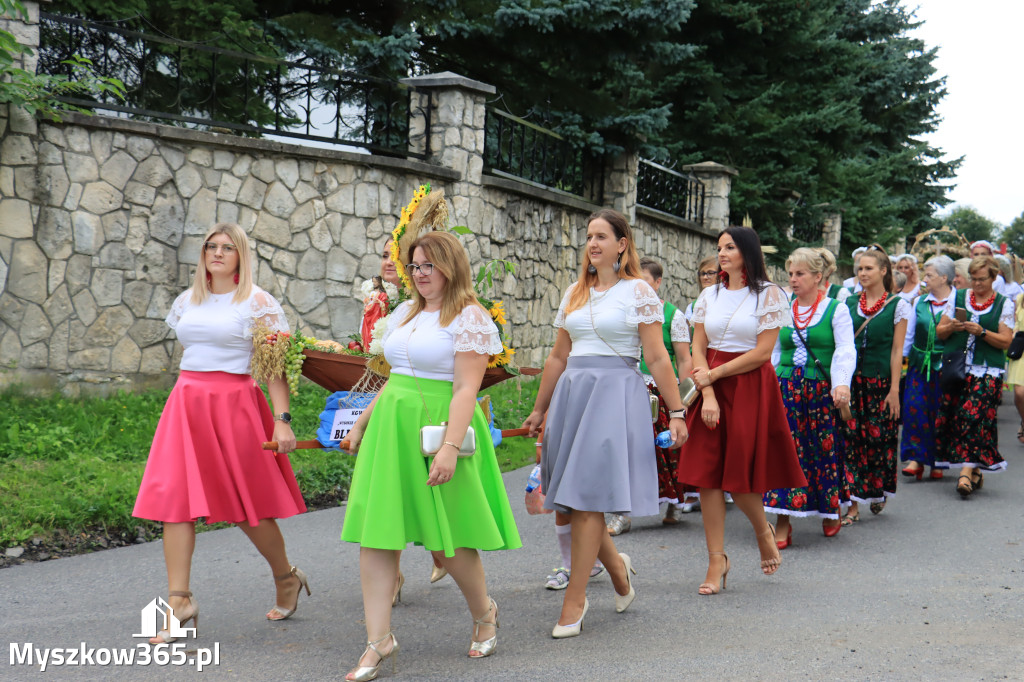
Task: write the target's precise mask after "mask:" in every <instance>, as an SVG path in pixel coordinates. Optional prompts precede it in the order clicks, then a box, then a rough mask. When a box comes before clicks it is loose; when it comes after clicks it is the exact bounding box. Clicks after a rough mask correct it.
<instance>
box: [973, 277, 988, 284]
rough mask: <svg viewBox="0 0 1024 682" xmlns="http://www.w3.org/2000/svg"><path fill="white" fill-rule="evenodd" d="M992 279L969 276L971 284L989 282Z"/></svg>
mask: <svg viewBox="0 0 1024 682" xmlns="http://www.w3.org/2000/svg"><path fill="white" fill-rule="evenodd" d="M992 279H993V278H992V277H971V284H984V283H985V282H990V281H991V280H992Z"/></svg>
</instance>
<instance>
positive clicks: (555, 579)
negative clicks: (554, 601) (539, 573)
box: [544, 566, 569, 590]
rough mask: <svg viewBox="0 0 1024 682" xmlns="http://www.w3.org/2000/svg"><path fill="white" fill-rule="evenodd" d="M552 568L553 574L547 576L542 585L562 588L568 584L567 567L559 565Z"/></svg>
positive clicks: (555, 588)
mask: <svg viewBox="0 0 1024 682" xmlns="http://www.w3.org/2000/svg"><path fill="white" fill-rule="evenodd" d="M554 570H555V573H554V575H549V576H548V581H547V582H546V583H544V587H546V588H547V589H549V590H564V589H565V588H567V587H568V586H569V569H568V568H566V567H565V566H561V567H559V568H556V569H554Z"/></svg>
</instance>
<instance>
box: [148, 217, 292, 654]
mask: <svg viewBox="0 0 1024 682" xmlns="http://www.w3.org/2000/svg"><path fill="white" fill-rule="evenodd" d="M257 322H262V323H263V324H265V325H266V326H267V327H269V328H270V329H272V330H275V331H278V332H286V331H288V322H287V320H286V319H285V316H284V311H283V310H282V309H281V306H280V304H278V302H277V301H276V300H275V299H274V298H273V297H272V296H271V295H270V294H268V293H267V292H265V291H263V290H262V289H260V288H259V287H257V286H256V285H254V284H253V282H252V267H251V256H250V252H249V242H248V239H247V238H246V236H245V232H243V231H242V228H240V227H239V226H238V225H235V224H233V223H219V224H217V225H214V226H213V228H212V229H211V230H210V231H209V233H207V235H206V239H204V241H203V249H202V253H201V254H200V258H199V264H198V267H197V268H196V274H195V278H194V280H193V283H192V288H191V289H188V290H186V291H185V292H184V293H182V294H181V295H180V296H178V298H177V299H176V300H175V301H174V304H173V306H172V307H171V312H170V313H169V314H168V315H167V324H168V326H170V327H171V329H174V330H175V332H177V336H178V340H179V341H180V342H181V344H182V346H184V348H185V352H184V353H183V354H182V357H181V373H180V375H179V376H178V381H177V382H176V383H175V385H174V389H173V390H172V391H171V394H170V396H168V398H167V404H166V405H165V406H164V411H163V414H161V415H160V422H159V424H157V428H156V434H155V435H154V436H153V446H152V448H151V449H150V452H149V460H148V461H147V462H146V472H145V474H144V475H143V477H142V485H141V487H140V488H139V496H138V499H136V501H135V510H134V511H133V512H132V515H133V516H135V517H137V518H142V519H151V520H153V521H162V522H163V524H164V538H163V540H164V561H165V562H166V564H167V582H168V588H169V599H168V603H169V604H170V606H171V608H172V609H174V615H175V616H176V617H177V618H178V620H179V621H180V623H181V625H184V624H185V623H186V622H187V621H189V620H191V621H193V625H194V626H196V627H197V629H198V625H199V605H198V604H197V603H196V600H195V599H194V598H193V597H192V593H191V592H190V591H189V577H190V573H191V568H192V552H193V550H194V549H195V522H196V519H198V518H200V517H202V518H205V519H206V522H207V523H216V522H220V521H225V522H228V523H235V524H238V527H239V528H241V529H242V531H243V532H244V533H245V534H246V535H247V536H248V537H249V539H250V540H251V541H252V543H253V544H254V545H255V546H256V549H258V550H259V552H260V554H262V555H263V556H264V558H265V559H266V560H267V563H269V564H270V569H271V571H272V574H273V576H274V580H275V581H276V586H277V601H276V604H277V605H276V606H274V607H273V608H272V609H270V612H269V613H267V619H269V620H284V619H285V618H288V617H289V616H291V615H292V614H293V613H294V612H295V609H296V607H297V606H298V601H299V592H300V591H301V589H302V588H303V587H305V588H306V593H307V594H309V585H308V583H307V581H306V576H305V574H304V573H303V572H302V571H301V570H299V569H297V568H295V567H294V566H291V564H289V562H288V555H287V554H286V553H285V547H284V538H283V537H282V535H281V530H280V528H278V526H277V522H276V521H275V520H274V519H278V518H284V517H287V516H293V515H295V514H300V513H302V512H304V511H306V505H305V503H304V502H303V500H302V494H301V493H300V492H299V487H298V484H297V483H296V482H295V476H294V474H293V473H292V468H291V464H290V463H289V461H288V456H287V455H286V454H285V453H287V452H290V451H291V450H293V449H294V448H295V435H294V434H293V433H292V429H291V426H290V424H289V422H290V421H291V415H289V414H288V384H287V382H286V381H285V378H284V376H283V375H282V376H281V377H279V378H277V379H275V380H274V381H271V382H270V383H269V385H268V387H267V388H268V390H269V392H270V397H271V400H273V402H274V406H275V408H277V410H276V411H275V412H273V413H272V412H271V411H270V407H269V406H268V405H267V401H266V399H265V398H264V397H263V393H262V392H261V391H260V388H259V386H258V385H256V383H255V382H254V381H253V379H252V377H251V376H250V375H249V364H250V359H251V356H252V330H253V326H254V325H255V324H256V323H257ZM264 440H275V441H277V443H278V452H277V453H274V452H269V451H264V450H263V449H262V442H263V441H264ZM174 639H175V638H174V637H172V636H171V635H170V633H169V631H168V630H166V629H165V630H161V631H159V632H158V633H157V636H156V637H154V638H152V639H150V642H151V643H153V644H159V643H162V642H171V641H174Z"/></svg>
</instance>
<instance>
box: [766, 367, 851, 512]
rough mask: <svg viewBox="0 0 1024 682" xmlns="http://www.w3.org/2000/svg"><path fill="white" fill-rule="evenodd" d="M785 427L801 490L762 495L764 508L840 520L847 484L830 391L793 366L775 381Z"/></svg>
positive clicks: (846, 500) (826, 383) (847, 498)
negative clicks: (804, 479) (800, 477)
mask: <svg viewBox="0 0 1024 682" xmlns="http://www.w3.org/2000/svg"><path fill="white" fill-rule="evenodd" d="M779 382H780V384H781V387H782V402H783V404H784V405H785V406H786V417H787V419H788V420H789V430H790V431H792V432H793V441H794V443H795V445H796V453H797V456H799V458H800V466H801V467H803V470H804V475H805V476H806V477H807V485H806V486H805V487H803V488H780V489H776V490H769V491H768V492H766V493H765V494H764V510H765V511H766V512H769V513H773V514H788V515H790V516H820V517H823V518H828V519H838V518H839V514H840V511H841V507H844V506H846V505H848V504H849V503H850V486H849V482H848V481H847V476H846V461H845V458H844V456H843V450H844V448H843V438H842V434H841V433H840V432H839V425H840V423H841V422H840V421H839V413H838V411H837V410H836V409H835V406H834V404H833V402H832V396H831V394H830V390H831V389H830V382H829V381H825V380H820V379H806V378H804V370H803V368H802V367H797V368H796V369H795V370H794V371H793V375H792V376H791V377H790V378H788V379H780V380H779Z"/></svg>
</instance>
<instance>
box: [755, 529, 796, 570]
mask: <svg viewBox="0 0 1024 682" xmlns="http://www.w3.org/2000/svg"><path fill="white" fill-rule="evenodd" d="M790 528H792V526H790ZM769 533H771V536H772V544H773V545H774V546H775V548H776V550H778V546H779V541H778V539H777V538H776V537H775V526H773V525H772V524H770V523H769V524H768V530H766V531H765V532H763V533H760V534H758V536H757V537H762V536H765V535H768V534H769ZM781 565H782V555H781V554H780V555H779V558H778V559H776V558H774V557H772V558H771V559H761V572H762V573H764V574H765V575H771V574H773V573H775V571H777V570H779V566H781Z"/></svg>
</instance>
